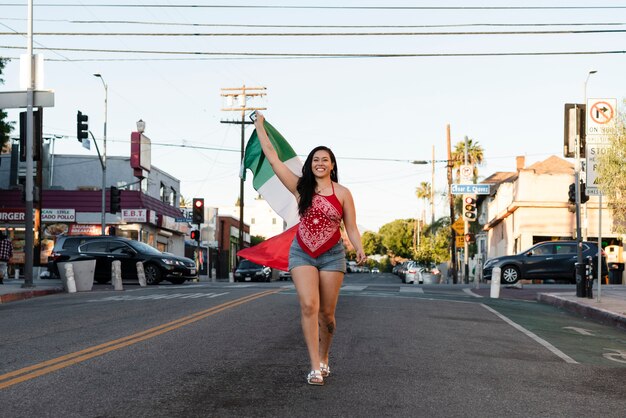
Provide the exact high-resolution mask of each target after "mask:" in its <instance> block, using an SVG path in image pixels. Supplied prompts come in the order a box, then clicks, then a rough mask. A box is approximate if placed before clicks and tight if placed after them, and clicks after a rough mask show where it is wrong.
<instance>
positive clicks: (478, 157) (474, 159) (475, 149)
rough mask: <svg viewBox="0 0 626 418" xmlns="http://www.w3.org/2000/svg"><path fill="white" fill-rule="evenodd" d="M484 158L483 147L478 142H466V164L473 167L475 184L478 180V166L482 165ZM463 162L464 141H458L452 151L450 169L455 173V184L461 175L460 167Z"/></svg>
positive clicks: (471, 140)
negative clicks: (452, 168)
mask: <svg viewBox="0 0 626 418" xmlns="http://www.w3.org/2000/svg"><path fill="white" fill-rule="evenodd" d="M483 158H484V150H483V147H481V146H480V144H479V143H478V141H474V140H473V139H468V140H467V164H469V165H473V166H474V173H473V179H472V180H473V182H474V183H476V180H478V166H479V165H481V164H482V163H483ZM464 161H465V141H459V142H457V143H456V145H455V146H454V151H452V167H454V169H455V172H456V178H457V182H459V180H460V177H461V173H460V169H461V166H462V165H463V164H464Z"/></svg>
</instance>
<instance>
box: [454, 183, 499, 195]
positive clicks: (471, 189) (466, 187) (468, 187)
mask: <svg viewBox="0 0 626 418" xmlns="http://www.w3.org/2000/svg"><path fill="white" fill-rule="evenodd" d="M489 186H490V185H489V184H453V185H452V194H489Z"/></svg>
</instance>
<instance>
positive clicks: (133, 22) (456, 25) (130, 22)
mask: <svg viewBox="0 0 626 418" xmlns="http://www.w3.org/2000/svg"><path fill="white" fill-rule="evenodd" d="M0 20H18V21H25V20H26V19H24V18H7V17H3V18H1V19H0ZM34 21H35V22H64V23H74V24H88V25H93V24H119V25H156V26H191V27H213V28H215V27H225V28H229V27H233V28H306V29H316V28H318V29H342V28H343V29H367V28H387V29H394V28H395V29H410V28H461V27H548V26H624V25H626V23H623V22H572V23H453V24H431V25H279V24H236V23H184V22H153V21H140V20H68V19H34Z"/></svg>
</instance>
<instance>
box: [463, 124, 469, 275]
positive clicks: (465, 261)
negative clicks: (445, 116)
mask: <svg viewBox="0 0 626 418" xmlns="http://www.w3.org/2000/svg"><path fill="white" fill-rule="evenodd" d="M463 164H465V165H467V135H466V136H465V148H464V152H463ZM463 204H465V202H463ZM463 231H464V233H465V237H467V234H468V233H469V222H468V220H467V219H465V221H464V222H463ZM465 237H464V238H465ZM463 242H464V245H463V283H469V274H468V273H469V266H468V260H469V254H468V253H469V242H467V239H464V240H463Z"/></svg>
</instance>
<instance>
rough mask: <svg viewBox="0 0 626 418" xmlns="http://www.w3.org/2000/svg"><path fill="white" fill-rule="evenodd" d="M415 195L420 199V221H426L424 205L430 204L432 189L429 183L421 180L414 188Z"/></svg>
mask: <svg viewBox="0 0 626 418" xmlns="http://www.w3.org/2000/svg"><path fill="white" fill-rule="evenodd" d="M415 195H416V196H417V198H418V199H421V200H422V203H423V206H422V223H424V222H425V221H426V216H425V215H426V205H428V204H430V203H431V202H430V201H431V199H432V190H431V187H430V183H429V182H427V181H423V182H421V183H420V185H419V186H418V187H417V188H416V189H415Z"/></svg>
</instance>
